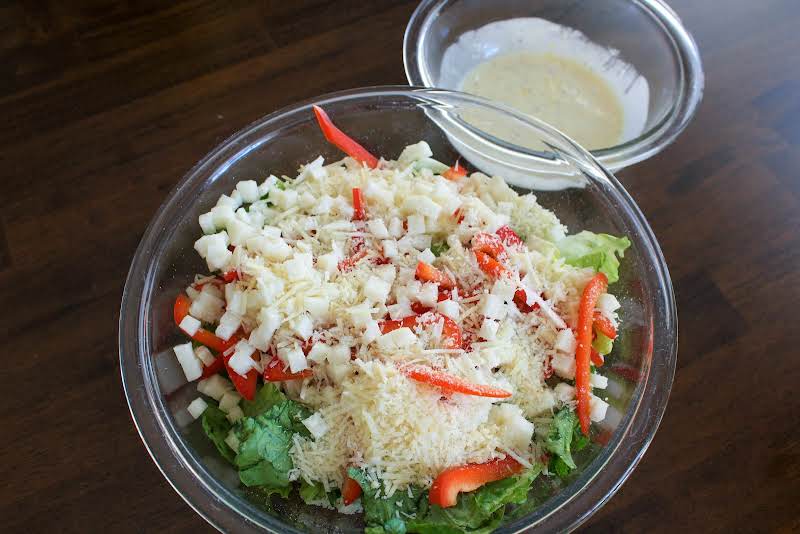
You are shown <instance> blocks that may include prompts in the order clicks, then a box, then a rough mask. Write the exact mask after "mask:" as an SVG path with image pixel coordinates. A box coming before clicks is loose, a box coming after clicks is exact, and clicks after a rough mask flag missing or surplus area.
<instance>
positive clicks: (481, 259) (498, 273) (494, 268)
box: [475, 251, 511, 278]
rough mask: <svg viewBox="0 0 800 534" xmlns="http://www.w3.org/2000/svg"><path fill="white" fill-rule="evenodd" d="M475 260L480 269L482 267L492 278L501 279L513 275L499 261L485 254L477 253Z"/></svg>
mask: <svg viewBox="0 0 800 534" xmlns="http://www.w3.org/2000/svg"><path fill="white" fill-rule="evenodd" d="M475 259H476V260H478V267H480V269H481V271H483V272H484V273H486V274H487V275H489V276H490V277H492V278H501V277H503V276H509V275H510V274H511V273H510V271H509V270H508V269H506V268H505V267H503V265H502V264H501V263H500V262H499V261H497V260H496V259H494V258H493V257H491V256H490V255H489V254H487V253H485V252H480V251H477V252H475Z"/></svg>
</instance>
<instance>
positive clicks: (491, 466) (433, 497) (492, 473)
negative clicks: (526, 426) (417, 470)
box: [428, 456, 523, 508]
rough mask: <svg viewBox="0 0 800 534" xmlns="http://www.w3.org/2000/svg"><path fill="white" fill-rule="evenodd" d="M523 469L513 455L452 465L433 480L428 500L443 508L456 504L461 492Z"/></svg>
mask: <svg viewBox="0 0 800 534" xmlns="http://www.w3.org/2000/svg"><path fill="white" fill-rule="evenodd" d="M522 469H523V466H522V464H520V463H519V462H517V461H516V460H515V459H513V458H512V457H511V456H506V457H505V458H503V459H497V460H491V461H489V462H486V463H483V464H467V465H459V466H457V467H450V468H448V469H445V470H444V471H442V472H441V473H439V476H437V477H436V479H435V480H434V481H433V484H432V485H431V489H430V492H429V494H428V501H429V502H430V503H431V504H436V505H438V506H441V507H442V508H448V507H450V506H455V505H456V502H457V501H458V494H459V493H461V492H467V491H473V490H476V489H478V488H480V487H481V486H483V485H484V484H488V483H489V482H494V481H496V480H503V479H504V478H508V477H510V476H512V475H516V474H517V473H519V472H521V471H522Z"/></svg>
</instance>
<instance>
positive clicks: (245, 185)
mask: <svg viewBox="0 0 800 534" xmlns="http://www.w3.org/2000/svg"><path fill="white" fill-rule="evenodd" d="M236 190H237V191H238V192H239V194H240V195H241V196H242V201H244V202H246V203H248V204H252V203H253V202H255V201H256V200H258V199H260V198H261V195H259V194H258V184H257V183H256V181H255V180H243V181H241V182H239V183H238V184H236Z"/></svg>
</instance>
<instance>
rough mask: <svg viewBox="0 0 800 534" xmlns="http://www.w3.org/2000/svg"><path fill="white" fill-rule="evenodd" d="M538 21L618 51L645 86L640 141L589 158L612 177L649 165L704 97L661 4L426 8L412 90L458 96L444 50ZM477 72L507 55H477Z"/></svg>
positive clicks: (414, 26) (683, 38)
mask: <svg viewBox="0 0 800 534" xmlns="http://www.w3.org/2000/svg"><path fill="white" fill-rule="evenodd" d="M519 17H538V18H542V19H545V20H548V21H550V22H554V23H556V24H560V25H562V26H566V27H569V28H573V29H575V30H578V31H580V32H582V33H583V34H584V35H585V36H586V37H587V38H588V39H589V40H590V41H591V42H593V43H595V44H598V45H600V46H602V47H607V48H611V49H615V50H618V51H619V57H620V58H621V59H622V60H623V61H624V62H626V63H628V64H629V65H632V66H633V67H634V68H635V69H636V71H637V72H638V73H639V75H641V76H643V77H644V78H645V80H647V83H648V85H649V93H650V95H649V108H648V113H647V119H646V121H645V127H644V130H643V133H642V134H640V135H639V136H638V137H636V138H634V139H631V140H629V141H626V142H624V143H622V144H619V145H616V146H613V147H608V148H603V149H599V150H593V151H592V152H591V153H592V154H593V155H594V156H595V157H596V158H597V159H598V160H599V161H600V163H602V164H603V166H604V167H606V168H607V169H609V170H611V171H615V170H619V169H621V168H624V167H627V166H630V165H632V164H634V163H637V162H639V161H642V160H644V159H647V158H649V157H651V156H653V155H655V154H657V153H658V152H660V151H661V150H663V149H664V148H665V147H666V146H667V145H669V144H670V143H672V142H673V141H674V140H675V138H676V137H677V136H678V135H679V134H680V133H681V132H682V131H683V130H684V129H685V128H686V126H687V125H688V124H689V121H690V120H691V119H692V117H693V116H694V113H695V111H696V109H697V106H698V104H699V103H700V100H701V99H702V96H703V84H704V76H703V67H702V63H701V61H700V54H699V52H698V49H697V45H696V43H695V42H694V39H692V36H691V35H690V34H689V32H688V31H687V30H686V28H685V27H684V26H683V24H682V22H681V20H680V18H678V16H677V15H676V14H675V12H674V11H673V10H672V9H671V8H670V7H669V6H668V5H667V4H666V3H665V2H663V1H661V0H592V1H591V2H564V1H562V0H492V1H491V2H485V1H481V0H423V1H422V2H421V3H420V5H419V7H417V9H416V11H415V12H414V14H413V15H412V16H411V20H410V21H409V23H408V26H407V28H406V33H405V41H404V47H403V48H404V56H403V60H404V63H405V69H406V77H407V78H408V82H409V83H410V84H411V85H414V86H424V87H438V88H441V89H452V90H459V89H460V88H459V87H455V86H453V84H454V83H457V82H454V80H453V79H452V77H449V76H446V77H445V78H442V76H440V72H441V67H442V58H443V56H444V53H445V51H446V50H447V48H448V47H449V46H450V45H451V44H453V43H455V42H457V41H458V39H459V37H460V36H461V35H462V34H464V33H465V32H468V31H472V30H475V29H477V28H480V27H482V26H484V25H486V24H488V23H490V22H495V21H501V20H507V19H512V18H519ZM482 48H483V50H481V53H480V54H476V55H475V57H474V58H471V59H474V62H475V65H477V64H478V63H480V62H482V61H484V60H486V59H488V58H490V57H492V56H494V55H496V54H498V53H502V52H505V51H507V50H499V49H498V48H497V47H496V46H492V44H491V43H487V44H486V45H485V46H483V47H482Z"/></svg>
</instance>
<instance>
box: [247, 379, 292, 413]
mask: <svg viewBox="0 0 800 534" xmlns="http://www.w3.org/2000/svg"><path fill="white" fill-rule="evenodd" d="M285 400H286V395H284V394H283V393H281V390H279V389H278V387H277V386H276V385H275V384H270V383H267V384H264V385H263V386H262V387H261V389H259V390H258V391H257V392H256V395H255V397H254V398H253V400H252V401H249V400H247V399H242V401H241V407H242V411H243V412H244V415H245V416H247V417H255V416H257V415H261V414H262V413H265V412H267V411H268V410H269V409H270V408H272V407H273V406H275V405H278V404H281V403H282V402H283V401H285Z"/></svg>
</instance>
